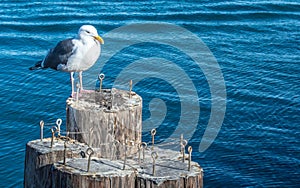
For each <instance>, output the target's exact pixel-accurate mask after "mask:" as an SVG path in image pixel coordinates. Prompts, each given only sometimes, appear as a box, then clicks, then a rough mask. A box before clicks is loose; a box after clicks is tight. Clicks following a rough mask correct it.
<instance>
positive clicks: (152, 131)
mask: <svg viewBox="0 0 300 188" xmlns="http://www.w3.org/2000/svg"><path fill="white" fill-rule="evenodd" d="M155 134H156V129H152V130H151V135H152V150H154V136H155Z"/></svg>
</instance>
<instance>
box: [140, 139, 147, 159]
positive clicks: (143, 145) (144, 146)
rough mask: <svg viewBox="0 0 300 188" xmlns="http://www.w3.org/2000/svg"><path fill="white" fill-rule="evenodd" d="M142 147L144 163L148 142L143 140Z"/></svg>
mask: <svg viewBox="0 0 300 188" xmlns="http://www.w3.org/2000/svg"><path fill="white" fill-rule="evenodd" d="M141 147H142V148H143V163H144V161H145V150H146V148H147V143H146V142H142V144H141Z"/></svg>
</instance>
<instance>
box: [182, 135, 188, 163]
mask: <svg viewBox="0 0 300 188" xmlns="http://www.w3.org/2000/svg"><path fill="white" fill-rule="evenodd" d="M186 145H187V141H186V140H183V141H182V143H181V151H182V162H183V163H184V160H185V146H186Z"/></svg>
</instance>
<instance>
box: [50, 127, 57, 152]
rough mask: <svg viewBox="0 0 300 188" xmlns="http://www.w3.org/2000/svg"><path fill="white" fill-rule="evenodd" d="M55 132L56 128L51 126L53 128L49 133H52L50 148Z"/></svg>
mask: <svg viewBox="0 0 300 188" xmlns="http://www.w3.org/2000/svg"><path fill="white" fill-rule="evenodd" d="M56 131H57V127H56V126H53V127H52V128H51V133H52V137H51V146H50V147H51V148H52V147H53V142H54V136H55V133H56Z"/></svg>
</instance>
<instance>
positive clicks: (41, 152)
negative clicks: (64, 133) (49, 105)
mask: <svg viewBox="0 0 300 188" xmlns="http://www.w3.org/2000/svg"><path fill="white" fill-rule="evenodd" d="M69 143H70V144H68V149H67V152H66V157H69V158H70V157H81V155H80V152H81V151H85V150H86V149H87V147H88V146H87V145H85V144H83V143H79V142H77V141H75V140H71V141H69ZM50 145H51V139H50V138H46V139H43V141H40V139H39V140H33V141H30V142H28V143H27V144H26V154H25V168H24V187H51V167H52V165H53V163H55V162H58V161H62V160H63V158H64V140H61V139H58V138H55V139H54V145H53V148H51V147H50Z"/></svg>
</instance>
